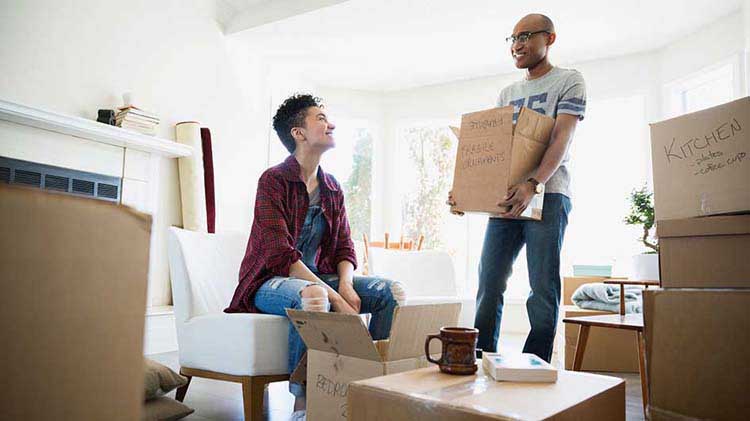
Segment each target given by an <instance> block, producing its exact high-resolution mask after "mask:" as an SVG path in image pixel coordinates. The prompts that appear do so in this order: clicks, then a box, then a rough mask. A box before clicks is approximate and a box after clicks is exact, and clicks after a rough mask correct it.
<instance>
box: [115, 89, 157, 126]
mask: <svg viewBox="0 0 750 421" xmlns="http://www.w3.org/2000/svg"><path fill="white" fill-rule="evenodd" d="M122 100H123V103H124V105H123V106H122V107H120V108H118V109H117V110H118V112H117V114H116V116H115V123H116V125H117V126H119V127H122V128H123V129H128V130H133V131H136V132H139V133H143V134H147V135H151V136H154V135H156V131H157V129H158V128H159V117H157V116H156V114H154V113H152V112H148V111H146V110H143V109H141V108H139V107H136V106H135V105H133V94H131V93H130V92H125V93H124V94H122Z"/></svg>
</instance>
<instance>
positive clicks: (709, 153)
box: [651, 97, 750, 221]
mask: <svg viewBox="0 0 750 421" xmlns="http://www.w3.org/2000/svg"><path fill="white" fill-rule="evenodd" d="M651 156H652V163H653V171H654V209H655V212H656V220H657V221H662V220H665V219H680V218H690V217H695V216H706V215H718V214H726V213H734V212H747V211H750V189H748V188H747V183H748V181H747V180H750V97H747V98H742V99H738V100H736V101H732V102H729V103H726V104H723V105H719V106H716V107H712V108H708V109H706V110H703V111H698V112H694V113H690V114H686V115H683V116H680V117H676V118H672V119H669V120H666V121H662V122H659V123H654V124H652V125H651Z"/></svg>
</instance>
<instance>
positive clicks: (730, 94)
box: [665, 57, 740, 117]
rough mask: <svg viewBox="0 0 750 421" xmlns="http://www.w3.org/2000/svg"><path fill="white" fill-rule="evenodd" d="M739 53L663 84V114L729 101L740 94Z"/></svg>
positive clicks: (686, 111) (683, 112)
mask: <svg viewBox="0 0 750 421" xmlns="http://www.w3.org/2000/svg"><path fill="white" fill-rule="evenodd" d="M739 74H740V60H739V57H735V58H733V59H730V60H727V61H725V62H723V63H719V64H717V65H714V66H711V67H708V68H705V69H703V70H701V71H699V72H696V73H693V74H691V75H689V76H687V77H684V78H682V79H679V80H677V81H674V82H671V83H668V84H666V86H665V88H666V95H667V98H666V99H667V104H666V110H665V111H666V112H665V115H666V116H667V117H675V116H678V115H682V114H685V113H691V112H694V111H699V110H703V109H706V108H710V107H713V106H716V105H720V104H723V103H725V102H729V101H731V100H733V99H735V98H738V97H739V95H740V84H739V80H740V78H739Z"/></svg>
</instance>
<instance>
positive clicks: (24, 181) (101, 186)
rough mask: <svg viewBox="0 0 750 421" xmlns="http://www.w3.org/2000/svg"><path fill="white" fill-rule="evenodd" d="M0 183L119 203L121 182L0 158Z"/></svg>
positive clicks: (106, 177)
mask: <svg viewBox="0 0 750 421" xmlns="http://www.w3.org/2000/svg"><path fill="white" fill-rule="evenodd" d="M0 182H2V183H10V184H20V185H24V186H30V187H36V188H40V189H44V190H51V191H58V192H64V193H68V194H72V195H75V196H85V197H90V198H95V199H100V200H106V201H109V202H120V195H121V193H122V179H121V178H118V177H112V176H109V175H103V174H95V173H90V172H84V171H77V170H70V169H67V168H60V167H55V166H52V165H46V164H39V163H36V162H28V161H22V160H20V159H12V158H6V157H3V156H0Z"/></svg>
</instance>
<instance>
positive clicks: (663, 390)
mask: <svg viewBox="0 0 750 421" xmlns="http://www.w3.org/2000/svg"><path fill="white" fill-rule="evenodd" d="M643 304H644V311H645V313H644V317H645V319H644V322H645V330H644V333H645V335H646V336H645V342H646V366H647V367H648V382H649V390H650V398H649V409H648V411H649V414H650V419H651V420H655V421H660V420H670V421H675V420H687V419H690V420H693V419H701V420H704V419H712V420H747V419H748V418H749V417H750V399H748V390H750V363H748V357H747V350H748V349H750V311H749V310H748V309H750V290H708V289H703V290H700V289H671V290H647V291H646V292H645V293H644V303H643Z"/></svg>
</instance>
